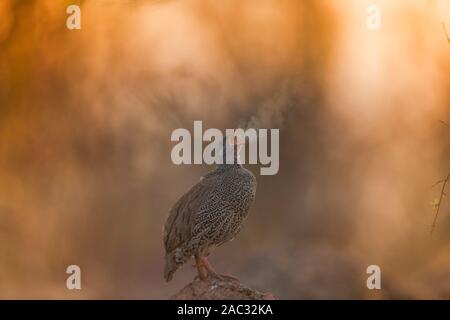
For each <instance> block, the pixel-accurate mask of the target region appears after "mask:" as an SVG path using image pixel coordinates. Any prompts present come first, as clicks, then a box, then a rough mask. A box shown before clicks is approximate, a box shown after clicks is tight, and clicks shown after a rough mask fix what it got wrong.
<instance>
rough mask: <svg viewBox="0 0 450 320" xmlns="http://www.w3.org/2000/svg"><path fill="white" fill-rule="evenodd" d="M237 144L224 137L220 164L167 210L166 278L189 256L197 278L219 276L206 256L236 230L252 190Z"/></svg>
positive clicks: (250, 176)
mask: <svg viewBox="0 0 450 320" xmlns="http://www.w3.org/2000/svg"><path fill="white" fill-rule="evenodd" d="M240 148H241V146H238V145H237V143H236V137H235V136H234V135H232V136H227V137H225V138H224V140H223V144H222V152H221V156H222V157H223V159H224V160H223V164H219V165H217V168H216V169H215V170H213V171H211V172H209V173H208V174H207V175H206V176H204V177H203V178H201V180H200V181H199V182H198V183H197V184H196V185H194V186H193V187H192V188H191V189H190V190H189V191H188V192H187V193H185V194H184V195H183V196H182V197H181V198H180V199H179V200H178V201H177V202H176V203H175V205H174V206H173V208H172V209H171V210H170V213H169V216H168V218H167V221H166V223H165V225H164V246H165V250H166V263H165V268H164V278H165V279H166V281H170V280H171V279H172V276H173V274H174V273H175V271H176V270H177V269H178V268H179V267H180V266H181V265H183V264H184V263H185V262H187V261H188V260H189V259H190V258H191V257H192V256H193V257H195V263H196V267H197V269H198V273H199V277H200V278H201V279H206V278H207V277H208V275H210V276H215V277H220V275H218V274H217V273H216V272H215V271H214V269H213V268H212V267H211V265H210V264H209V262H208V260H207V259H206V256H208V255H209V253H210V251H211V250H212V249H213V248H214V247H217V246H219V245H221V244H223V243H225V242H228V241H230V240H232V239H233V238H234V236H235V235H236V234H237V233H238V232H239V230H240V228H241V225H242V223H243V221H244V220H245V218H246V217H247V213H248V210H249V208H250V206H251V204H252V202H253V200H254V198H255V193H256V178H255V176H254V175H253V174H252V173H251V172H250V171H249V170H247V169H244V168H243V167H242V164H241V162H240V160H239V149H240ZM236 149H238V150H236ZM233 150H235V152H234V161H233V163H231V164H227V163H226V161H225V159H226V154H227V153H230V152H233ZM230 159H233V158H232V157H230Z"/></svg>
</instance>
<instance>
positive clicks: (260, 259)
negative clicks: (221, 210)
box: [0, 0, 450, 299]
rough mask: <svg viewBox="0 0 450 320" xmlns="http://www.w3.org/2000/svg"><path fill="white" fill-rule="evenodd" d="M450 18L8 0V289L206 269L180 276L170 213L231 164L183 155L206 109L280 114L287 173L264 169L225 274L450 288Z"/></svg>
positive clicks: (244, 117) (342, 6)
mask: <svg viewBox="0 0 450 320" xmlns="http://www.w3.org/2000/svg"><path fill="white" fill-rule="evenodd" d="M69 4H79V5H81V30H68V29H67V28H66V19H67V17H68V15H67V14H66V8H67V6H68V5H69ZM371 4H376V5H378V6H379V7H380V9H381V29H380V30H369V29H368V28H367V27H366V20H367V18H368V15H367V13H366V9H367V7H368V6H369V5H371ZM442 22H445V23H446V24H447V29H450V1H448V0H435V1H427V0H396V1H389V0H371V1H366V0H336V1H329V0H314V1H306V0H305V1H298V0H281V1H280V0H263V1H260V0H246V1H237V0H228V1H212V0H185V1H176V0H172V1H170V0H168V1H151V0H148V1H146V0H135V1H133V0H129V1H127V0H122V1H119V0H86V1H63V0H60V1H54V0H2V1H1V2H0V298H62V299H70V298H75V299H78V298H131V299H133V298H143V299H165V298H168V297H170V296H171V295H172V294H174V293H176V292H178V291H179V290H180V289H181V288H182V287H183V286H185V285H186V284H187V283H188V282H190V281H191V280H192V278H193V277H194V275H195V274H196V271H195V269H194V268H192V267H191V266H190V264H186V265H185V266H184V267H183V269H181V270H180V271H178V272H177V273H176V274H175V278H174V280H172V282H170V283H169V284H166V283H164V280H163V276H162V269H163V262H164V251H163V245H162V226H163V223H164V221H165V218H166V216H167V214H168V212H169V209H170V207H171V206H172V205H173V204H174V203H175V201H176V200H177V199H178V198H179V197H180V196H181V195H182V194H183V193H184V192H185V191H186V190H188V189H189V188H190V187H191V186H192V185H193V184H195V183H196V182H197V181H198V180H199V178H200V176H202V175H204V174H205V173H206V172H208V171H209V170H211V168H210V167H208V166H206V165H191V166H187V165H186V166H176V165H174V164H172V162H171V160H170V151H171V148H172V147H173V145H174V143H172V142H171V141H170V134H171V132H172V131H173V130H174V129H176V128H180V127H184V128H188V129H190V130H191V129H192V125H193V121H194V120H203V126H204V128H210V127H217V128H220V129H225V128H235V127H237V126H239V125H242V124H248V123H250V124H254V123H255V122H256V123H258V125H259V126H261V127H266V128H280V171H279V173H278V174H277V175H275V176H260V175H259V166H256V165H255V166H253V165H252V166H247V167H248V168H249V169H250V170H252V171H253V172H254V173H255V174H256V176H257V180H258V191H257V198H256V202H255V203H254V205H253V207H252V209H251V211H250V216H249V218H248V219H247V221H246V223H245V225H244V227H243V229H242V231H241V233H240V234H239V235H238V236H237V237H236V239H235V240H234V241H233V242H231V243H228V244H226V245H224V246H223V247H221V248H219V249H218V250H216V251H215V252H214V253H213V254H212V255H211V258H210V261H211V262H212V263H213V265H215V267H216V269H217V270H218V271H220V272H221V273H228V274H233V275H235V276H237V277H239V278H240V280H241V281H242V282H243V283H245V284H247V285H249V286H251V287H253V288H255V289H259V290H262V291H265V292H272V293H273V294H274V295H275V296H277V297H279V298H287V299H304V298H311V299H315V298H330V299H341V298H362V299H394V298H406V299H408V298H425V299H431V298H438V299H444V298H446V299H449V298H450V199H444V202H443V203H442V209H441V212H440V216H439V218H438V221H437V226H436V230H435V232H434V235H433V237H430V226H431V223H432V220H433V217H434V214H435V210H434V208H433V206H432V205H431V203H432V202H433V201H434V199H436V198H438V196H439V192H440V187H439V186H438V187H435V188H432V187H431V186H432V185H433V184H434V183H435V182H436V181H438V180H440V179H442V178H444V177H445V176H446V174H447V173H448V172H449V171H450V143H449V137H450V129H449V128H447V127H446V126H444V125H443V124H441V123H440V121H441V120H442V121H447V122H450V77H449V74H450V58H449V57H450V45H449V43H448V42H447V40H446V37H445V34H444V31H443V28H442V24H441V23H442ZM71 264H76V265H79V266H80V267H81V275H82V290H73V291H70V290H67V289H66V286H65V285H66V278H67V277H68V275H67V274H66V273H65V271H66V267H67V266H68V265H71ZM371 264H376V265H379V266H380V267H381V273H382V290H373V291H371V290H368V289H367V287H366V279H367V277H368V275H367V274H366V268H367V266H369V265H371Z"/></svg>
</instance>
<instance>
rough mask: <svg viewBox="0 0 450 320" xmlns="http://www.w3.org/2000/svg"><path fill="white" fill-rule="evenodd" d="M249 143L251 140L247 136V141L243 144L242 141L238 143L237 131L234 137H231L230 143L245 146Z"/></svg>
mask: <svg viewBox="0 0 450 320" xmlns="http://www.w3.org/2000/svg"><path fill="white" fill-rule="evenodd" d="M248 142H250V139H249V138H248V137H247V136H245V139H244V141H243V142H242V141H238V138H237V134H236V131H235V132H234V133H233V136H232V137H231V142H230V143H231V145H236V146H243V145H245V144H246V143H248Z"/></svg>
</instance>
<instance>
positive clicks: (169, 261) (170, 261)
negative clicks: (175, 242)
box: [164, 251, 182, 282]
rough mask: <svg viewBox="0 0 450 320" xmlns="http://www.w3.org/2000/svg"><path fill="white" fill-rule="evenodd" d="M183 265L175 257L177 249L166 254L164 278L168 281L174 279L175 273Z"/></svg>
mask: <svg viewBox="0 0 450 320" xmlns="http://www.w3.org/2000/svg"><path fill="white" fill-rule="evenodd" d="M181 265H182V263H180V262H178V261H177V259H176V257H175V251H173V252H170V253H167V254H166V264H165V266H164V279H166V282H169V281H170V280H172V277H173V274H174V273H175V271H177V269H178V268H179V267H180V266H181Z"/></svg>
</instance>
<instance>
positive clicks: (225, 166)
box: [216, 163, 242, 171]
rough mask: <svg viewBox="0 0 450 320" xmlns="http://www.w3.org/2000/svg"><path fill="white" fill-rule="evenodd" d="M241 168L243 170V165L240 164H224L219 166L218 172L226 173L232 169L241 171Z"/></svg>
mask: <svg viewBox="0 0 450 320" xmlns="http://www.w3.org/2000/svg"><path fill="white" fill-rule="evenodd" d="M240 168H242V165H241V164H240V163H231V164H227V163H224V164H219V165H217V168H216V170H219V171H226V170H230V169H240Z"/></svg>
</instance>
